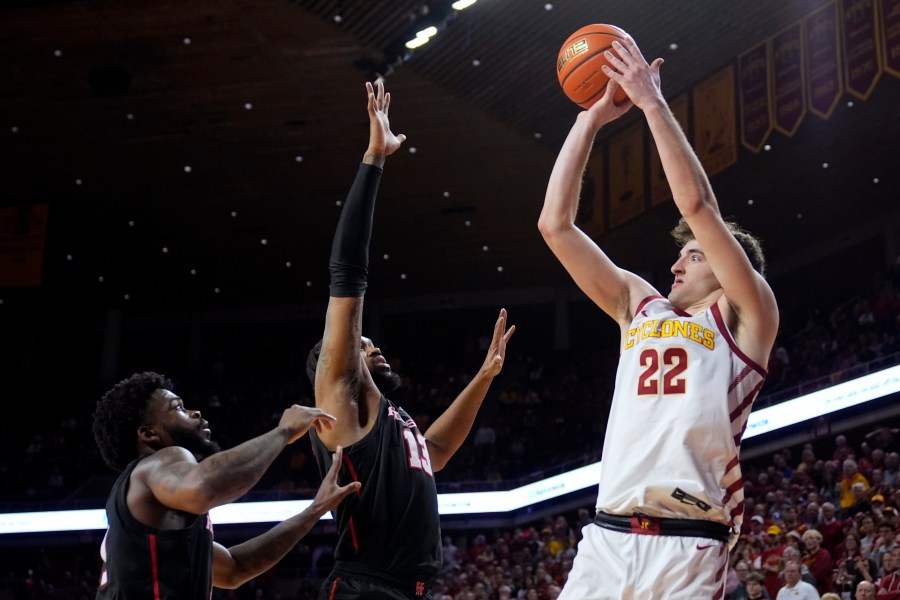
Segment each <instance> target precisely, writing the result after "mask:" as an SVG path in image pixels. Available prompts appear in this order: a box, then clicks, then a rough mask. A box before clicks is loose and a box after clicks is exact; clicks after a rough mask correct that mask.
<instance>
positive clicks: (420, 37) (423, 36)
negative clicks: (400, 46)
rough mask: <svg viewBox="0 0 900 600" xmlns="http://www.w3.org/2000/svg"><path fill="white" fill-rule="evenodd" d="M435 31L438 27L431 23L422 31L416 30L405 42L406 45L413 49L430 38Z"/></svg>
mask: <svg viewBox="0 0 900 600" xmlns="http://www.w3.org/2000/svg"><path fill="white" fill-rule="evenodd" d="M437 32H438V29H437V27H435V26H434V25H432V26H431V27H426V28H425V29H423V30H422V31H420V32H418V33H417V34H416V37H415V38H414V39H411V40H409V41H408V42H406V47H407V48H409V49H410V50H415V49H416V48H418V47H419V46H423V45H425V44H427V43H428V40H430V39H431V38H432V37H433V36H434V35H435V34H437Z"/></svg>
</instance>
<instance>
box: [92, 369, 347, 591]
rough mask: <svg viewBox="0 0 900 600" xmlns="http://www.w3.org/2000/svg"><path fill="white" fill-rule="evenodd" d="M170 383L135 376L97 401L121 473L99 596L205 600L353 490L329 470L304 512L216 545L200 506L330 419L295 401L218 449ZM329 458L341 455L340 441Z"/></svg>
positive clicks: (234, 489)
mask: <svg viewBox="0 0 900 600" xmlns="http://www.w3.org/2000/svg"><path fill="white" fill-rule="evenodd" d="M171 387H172V384H171V382H170V381H169V380H168V379H166V378H165V377H163V376H162V375H159V374H157V373H152V372H147V373H136V374H134V375H132V376H131V377H129V378H128V379H125V380H123V381H121V382H119V383H118V384H116V386H115V387H114V388H113V389H111V390H110V391H108V392H107V393H106V394H104V396H103V398H101V399H100V401H99V402H98V403H97V408H96V410H95V412H94V423H93V430H94V437H95V439H96V441H97V446H98V447H99V449H100V454H101V455H102V456H103V459H104V461H106V463H107V464H108V465H109V466H110V467H112V468H113V469H115V470H116V471H121V472H122V473H121V475H119V478H118V479H117V480H116V482H115V484H114V485H113V488H112V491H111V492H110V494H109V498H108V499H107V502H106V515H107V520H108V523H109V524H108V528H107V531H106V535H105V536H104V538H103V544H102V546H101V548H100V555H101V557H102V559H103V569H102V571H101V574H100V584H99V587H98V590H97V598H98V599H103V600H106V599H113V598H115V599H123V600H124V599H127V600H135V599H137V600H144V599H146V600H209V598H210V596H211V594H212V588H213V586H215V587H220V588H236V587H238V586H240V585H241V584H243V583H244V582H246V581H248V580H249V579H252V578H253V577H256V576H257V575H259V574H261V573H263V572H265V571H267V570H268V569H269V568H271V567H272V566H273V565H274V564H275V563H277V562H278V561H279V560H281V558H282V557H283V556H284V555H285V554H287V552H288V551H289V550H290V549H291V548H293V547H294V545H295V544H296V543H297V541H298V540H300V538H302V537H303V536H304V535H305V534H306V532H308V531H309V530H310V528H311V527H312V526H313V525H315V524H316V522H317V521H318V520H319V518H320V517H321V516H322V515H323V514H325V513H326V512H328V511H329V510H332V509H333V508H334V507H335V506H337V505H338V503H339V502H340V501H341V500H343V499H344V498H345V497H346V496H347V495H349V494H352V493H354V492H357V491H359V484H356V483H350V484H348V485H345V486H343V487H341V486H339V485H338V483H337V469H336V468H335V469H331V470H329V471H328V473H327V475H326V476H325V478H324V481H323V482H322V485H321V486H320V487H319V491H318V492H317V493H316V497H315V499H314V500H313V502H312V504H311V505H310V506H309V507H308V508H307V509H306V510H304V511H303V512H301V513H299V514H297V515H295V516H293V517H291V518H289V519H286V520H285V521H283V522H281V523H279V524H278V525H276V526H275V527H273V528H272V529H270V530H269V531H267V532H266V533H264V534H262V535H260V536H257V537H255V538H253V539H251V540H248V541H246V542H243V543H241V544H238V545H236V546H232V547H231V548H225V547H224V546H222V545H220V544H217V543H216V542H214V541H213V527H212V522H211V521H210V519H209V514H208V512H209V510H210V509H212V508H213V507H216V506H221V505H223V504H227V503H228V502H231V501H233V500H236V499H237V498H239V497H240V496H242V495H244V494H245V493H246V492H247V491H248V490H249V489H250V488H251V487H253V486H254V485H255V484H256V482H257V481H259V479H260V477H261V476H262V474H263V473H264V472H265V471H266V469H267V468H268V467H269V465H271V464H272V461H274V460H275V457H277V456H278V455H279V454H280V453H281V451H282V450H283V449H284V447H285V446H287V445H288V444H291V443H293V442H295V441H296V440H298V439H299V438H300V437H302V436H303V434H305V433H306V432H307V431H308V430H309V429H310V427H312V428H314V429H317V430H322V431H324V430H326V429H329V428H330V427H331V426H332V424H333V423H334V422H335V421H334V417H333V416H331V415H329V414H327V413H326V412H324V411H322V410H320V409H317V408H309V407H302V406H297V405H296V404H295V405H293V406H291V407H290V408H288V409H287V410H285V411H284V413H283V414H282V416H281V420H280V422H279V423H278V426H277V427H276V428H274V429H272V430H271V431H269V432H268V433H264V434H263V435H261V436H259V437H256V438H253V439H252V440H249V441H247V442H244V443H243V444H241V445H239V446H236V447H235V448H232V449H230V450H225V451H221V452H220V451H219V447H218V445H217V444H216V443H215V442H213V441H212V439H211V433H210V430H209V423H207V421H205V420H204V419H203V418H202V417H201V416H200V411H198V410H188V409H186V408H185V407H184V403H183V402H182V400H181V398H179V397H178V396H176V395H175V394H173V393H172V392H171ZM334 460H335V462H336V463H338V464H339V463H340V462H341V460H342V451H341V448H340V447H338V448H337V449H336V452H335V454H334Z"/></svg>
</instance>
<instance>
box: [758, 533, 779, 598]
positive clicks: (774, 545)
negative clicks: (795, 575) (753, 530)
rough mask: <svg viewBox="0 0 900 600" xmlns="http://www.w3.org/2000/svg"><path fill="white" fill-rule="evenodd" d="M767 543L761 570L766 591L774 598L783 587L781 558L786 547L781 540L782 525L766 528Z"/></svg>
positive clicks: (761, 561) (761, 558) (760, 566)
mask: <svg viewBox="0 0 900 600" xmlns="http://www.w3.org/2000/svg"><path fill="white" fill-rule="evenodd" d="M765 544H766V548H765V550H763V551H762V554H761V555H760V561H759V562H760V565H759V570H760V571H761V572H762V573H763V576H764V578H765V585H766V591H767V592H769V596H771V597H773V598H774V597H775V596H777V595H778V590H779V588H780V587H781V567H782V560H781V559H782V556H783V555H784V549H785V545H784V544H783V543H782V542H781V527H779V526H778V525H771V526H769V528H768V529H766V540H765Z"/></svg>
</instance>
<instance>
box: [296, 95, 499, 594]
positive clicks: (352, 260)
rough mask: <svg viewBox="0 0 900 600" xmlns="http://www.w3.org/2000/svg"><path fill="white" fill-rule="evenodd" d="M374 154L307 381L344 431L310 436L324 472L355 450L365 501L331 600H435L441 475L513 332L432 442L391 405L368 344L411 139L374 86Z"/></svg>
mask: <svg viewBox="0 0 900 600" xmlns="http://www.w3.org/2000/svg"><path fill="white" fill-rule="evenodd" d="M366 91H367V93H368V112H369V125H370V127H369V147H368V149H367V150H366V153H365V155H364V156H363V161H362V163H363V164H362V165H360V168H359V172H358V174H357V176H356V180H355V181H354V182H353V186H352V187H351V189H350V193H349V194H348V196H347V201H346V202H345V203H344V208H343V210H342V213H341V217H340V220H339V222H338V226H337V230H336V232H335V236H334V243H333V245H332V248H331V263H330V269H331V292H330V296H331V297H330V299H329V301H328V312H327V314H326V317H325V334H324V337H323V338H322V341H321V342H319V344H317V345H316V347H315V348H313V351H312V352H311V353H310V357H309V361H308V363H307V375H308V376H309V378H310V381H311V382H312V383H313V385H314V387H315V395H316V405H317V406H318V407H320V408H322V409H323V410H326V411H328V412H329V413H331V414H334V415H335V416H336V417H337V419H338V421H337V423H335V426H334V427H333V428H332V429H330V430H327V431H324V430H323V431H317V432H315V433H312V434H311V435H310V439H311V440H312V445H313V449H314V450H315V453H316V457H317V461H318V464H319V470H320V472H321V473H325V472H326V471H328V469H330V468H333V464H332V460H333V459H332V458H331V451H332V450H333V449H335V448H339V447H344V455H343V458H342V463H343V464H342V465H341V470H340V475H339V480H340V481H341V482H344V483H346V482H359V483H360V484H361V487H360V489H359V491H357V492H356V493H355V494H353V495H351V496H350V497H348V498H347V499H346V500H345V501H344V502H342V503H341V504H340V505H339V506H338V507H337V510H336V511H335V523H336V525H337V528H338V536H339V539H338V544H337V548H336V551H335V559H336V561H335V567H334V569H333V571H332V572H331V574H330V575H329V577H328V579H327V580H326V582H325V584H324V585H323V586H322V590H321V592H320V594H319V597H320V598H321V599H326V598H327V599H330V600H349V599H356V598H388V599H398V600H400V599H406V598H430V597H431V594H430V592H429V590H428V580H429V579H430V578H431V576H433V575H434V574H435V573H436V572H437V571H438V570H439V569H440V568H441V563H442V557H441V531H440V516H439V514H438V506H437V489H436V487H435V483H434V472H435V471H438V470H440V469H442V468H443V467H444V466H445V465H446V464H447V461H448V460H449V459H450V457H451V456H453V454H454V453H455V452H456V450H457V449H458V448H459V447H460V445H461V444H462V442H463V441H464V440H465V438H466V436H467V435H468V433H469V430H470V429H471V428H472V423H473V421H474V419H475V415H476V414H477V413H478V409H479V407H480V406H481V403H482V401H483V400H484V397H485V395H486V394H487V391H488V388H489V387H490V385H491V382H492V381H493V379H494V377H495V376H496V375H497V374H498V373H499V372H500V370H501V368H502V367H503V360H504V358H505V356H506V343H507V342H508V341H509V338H510V337H511V336H512V334H513V332H514V331H515V327H514V326H513V327H510V328H509V330H507V329H506V311H505V310H501V311H500V316H499V317H498V319H497V322H496V324H495V325H494V336H493V340H492V342H491V346H490V348H489V350H488V355H487V358H486V359H485V361H484V364H483V365H482V367H481V369H480V370H479V371H478V373H477V374H476V375H475V377H473V379H472V381H471V383H469V385H468V386H467V387H466V389H465V390H463V391H462V393H461V394H460V395H459V397H457V398H456V400H455V401H454V402H453V404H451V406H450V407H449V408H448V409H447V410H446V411H445V412H444V414H443V415H441V416H440V417H439V418H438V419H436V420H435V422H434V423H433V424H432V425H431V427H429V428H428V431H427V432H425V433H424V434H423V433H422V432H420V431H419V429H418V427H416V424H415V422H414V421H413V420H412V419H411V418H410V416H409V415H408V414H407V413H406V411H404V410H403V409H402V408H400V407H398V406H396V405H395V404H393V403H392V402H391V401H390V400H388V399H387V398H386V397H385V394H389V393H390V392H392V391H394V390H395V389H396V388H397V387H398V382H399V378H398V377H397V376H396V375H395V374H394V373H392V371H391V367H390V365H389V364H388V363H387V361H386V360H385V359H384V356H382V354H381V351H380V350H379V349H378V347H376V346H375V344H374V343H372V340H370V339H368V338H366V337H363V336H362V334H361V326H362V307H363V295H364V294H365V290H366V284H367V283H366V276H367V270H368V259H369V239H370V237H371V234H372V220H373V214H374V210H375V197H376V192H377V190H378V183H379V181H380V179H381V173H382V167H383V165H384V160H385V157H387V156H389V155H391V154H393V153H394V152H395V151H396V150H397V149H398V148H399V147H400V145H401V144H402V143H403V141H404V140H405V139H406V137H405V136H403V135H394V134H393V133H392V132H391V129H390V123H389V121H388V109H389V107H390V94H385V92H384V86H383V84H382V83H381V82H379V83H378V84H377V91H376V90H375V89H374V88H373V87H372V85H371V84H369V83H367V84H366Z"/></svg>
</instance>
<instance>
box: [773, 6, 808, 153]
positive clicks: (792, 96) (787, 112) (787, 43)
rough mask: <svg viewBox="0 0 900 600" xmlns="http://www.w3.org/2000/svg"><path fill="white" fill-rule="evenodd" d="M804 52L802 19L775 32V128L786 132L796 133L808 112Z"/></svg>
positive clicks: (785, 133)
mask: <svg viewBox="0 0 900 600" xmlns="http://www.w3.org/2000/svg"><path fill="white" fill-rule="evenodd" d="M804 56H805V54H804V44H803V22H802V21H797V22H796V23H795V24H794V25H791V26H790V27H788V28H787V29H784V30H783V31H780V32H779V33H776V34H775V35H774V36H772V53H771V55H770V58H771V61H772V62H771V68H770V70H771V72H772V95H773V97H774V100H775V102H774V104H775V129H777V130H778V131H779V132H781V133H783V134H784V135H786V136H792V135H794V133H795V132H796V131H797V128H798V127H799V126H800V123H801V122H802V121H803V117H805V116H806V73H805V71H804V69H803V63H804Z"/></svg>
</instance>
